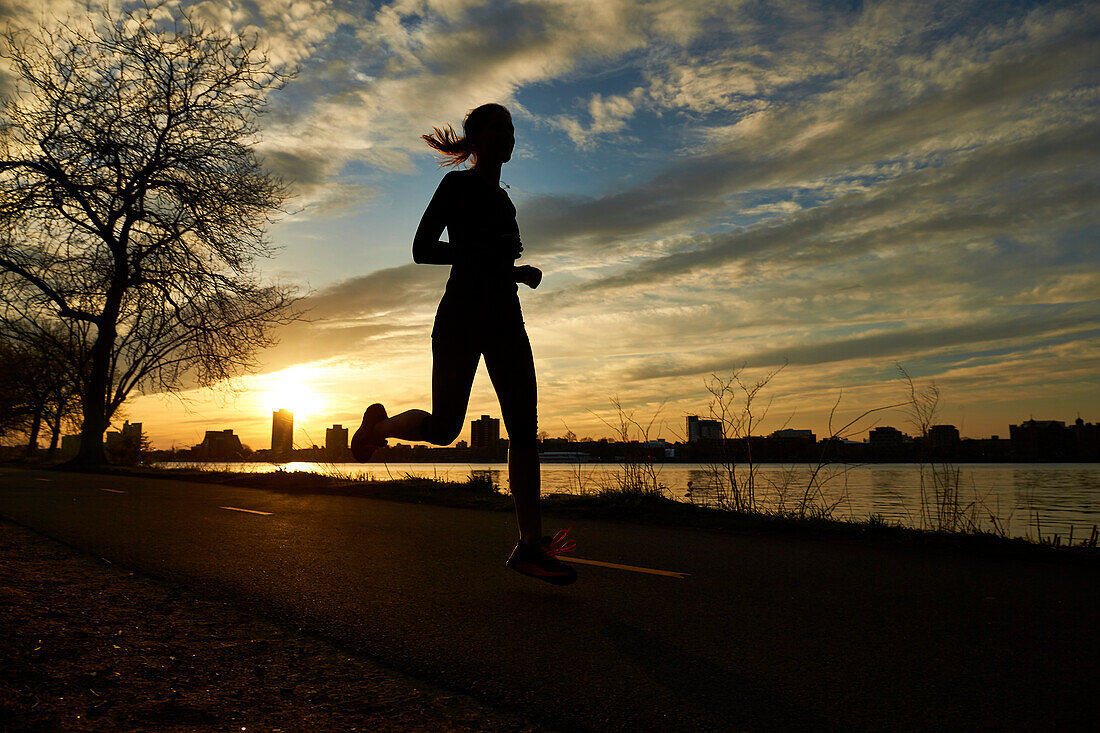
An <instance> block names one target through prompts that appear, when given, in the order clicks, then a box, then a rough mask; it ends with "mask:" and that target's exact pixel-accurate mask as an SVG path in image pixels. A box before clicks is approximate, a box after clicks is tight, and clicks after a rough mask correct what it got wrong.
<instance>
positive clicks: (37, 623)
mask: <svg viewBox="0 0 1100 733" xmlns="http://www.w3.org/2000/svg"><path fill="white" fill-rule="evenodd" d="M0 609H3V610H2V612H0V731H5V732H7V731H12V733H14V732H15V731H43V732H44V733H46V732H49V733H54V732H57V731H155V730H173V731H174V730H187V731H244V730H247V731H356V730H359V731H365V730H393V731H414V730H415V731H420V730H433V731H485V730H501V731H532V730H538V728H536V727H535V726H533V725H531V724H529V723H527V722H525V721H523V720H521V719H519V718H517V717H515V716H512V715H507V714H503V713H500V712H498V711H495V710H492V709H490V708H488V707H486V706H485V705H484V704H481V703H477V702H475V701H473V700H471V699H470V698H468V697H465V696H463V695H458V694H454V693H451V692H447V691H444V690H441V689H439V688H437V687H433V686H431V685H426V684H424V683H423V682H421V681H418V680H415V679H412V678H410V677H407V676H405V675H401V674H399V673H397V672H394V671H392V670H386V669H383V668H381V667H379V666H378V665H377V664H374V663H372V662H370V661H368V660H366V659H363V658H362V657H359V656H355V655H352V654H349V652H347V651H346V650H342V649H338V648H336V647H334V646H332V645H331V644H329V643H326V642H324V641H320V640H318V639H316V638H314V637H311V636H309V635H308V634H305V633H302V632H301V631H299V630H297V629H295V628H293V627H289V626H287V625H281V624H277V623H274V622H272V621H269V620H267V619H265V618H262V617H258V616H254V615H251V614H249V613H246V612H244V611H242V610H239V609H238V608H236V607H234V606H232V605H230V604H228V603H225V602H221V601H213V600H210V599H207V598H202V597H199V596H198V595H196V594H194V593H192V592H189V591H187V590H185V589H183V588H181V587H179V586H176V585H172V584H165V583H157V582H153V581H151V580H149V579H147V578H144V577H142V576H140V575H136V574H134V573H132V572H129V571H126V570H124V569H121V568H119V567H118V566H116V565H112V564H110V563H109V562H107V561H105V560H102V559H100V558H96V557H93V556H91V555H86V554H83V553H80V552H77V551H75V550H73V549H71V548H69V547H66V546H65V545H62V544H60V543H58V542H55V541H53V540H49V539H46V538H44V537H42V536H41V535H38V534H36V533H34V532H31V531H30V530H27V529H25V528H23V527H20V526H17V525H15V524H12V523H10V522H5V521H0Z"/></svg>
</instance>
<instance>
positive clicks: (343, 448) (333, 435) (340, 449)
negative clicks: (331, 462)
mask: <svg viewBox="0 0 1100 733" xmlns="http://www.w3.org/2000/svg"><path fill="white" fill-rule="evenodd" d="M325 453H326V454H327V455H328V457H329V458H332V459H338V458H345V457H346V456H347V453H348V429H347V428H345V427H344V426H343V425H333V426H332V427H331V428H325Z"/></svg>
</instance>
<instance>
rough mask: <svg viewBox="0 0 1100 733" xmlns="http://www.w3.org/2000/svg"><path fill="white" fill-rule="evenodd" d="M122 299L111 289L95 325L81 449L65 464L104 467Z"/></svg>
mask: <svg viewBox="0 0 1100 733" xmlns="http://www.w3.org/2000/svg"><path fill="white" fill-rule="evenodd" d="M112 296H113V297H112ZM121 301H122V292H121V290H118V291H115V290H114V289H112V292H111V293H109V294H108V298H107V305H106V307H105V308H104V309H103V314H102V315H101V316H100V322H99V323H98V324H97V326H98V331H99V332H98V333H97V334H96V340H95V344H94V345H93V346H92V368H91V371H90V373H89V375H88V388H87V389H85V390H84V395H83V398H82V403H83V406H84V422H83V424H82V425H81V426H80V450H79V451H78V452H77V454H76V457H75V458H73V459H72V460H71V461H68V462H67V463H66V465H67V466H74V467H88V466H103V465H106V463H107V454H106V453H105V452H104V450H103V433H105V432H106V431H107V426H108V425H110V422H111V416H110V415H108V414H107V395H108V392H109V390H110V388H111V384H110V382H111V373H110V369H111V353H112V351H113V349H114V346H115V335H116V333H117V324H118V313H119V307H120V303H121Z"/></svg>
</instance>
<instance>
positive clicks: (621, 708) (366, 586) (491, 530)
mask: <svg viewBox="0 0 1100 733" xmlns="http://www.w3.org/2000/svg"><path fill="white" fill-rule="evenodd" d="M242 509H243V510H250V511H240V510H242ZM255 512H263V513H255ZM0 516H3V517H4V518H7V519H10V520H12V521H15V522H18V523H20V524H22V525H25V526H27V527H30V528H32V529H35V530H37V531H39V532H41V533H42V534H45V535H47V536H50V537H53V538H55V539H59V540H61V541H63V542H66V543H67V544H69V545H72V546H74V547H77V548H80V549H83V550H86V551H87V552H90V553H93V554H95V555H98V556H101V557H105V558H108V559H110V560H111V561H113V562H116V563H121V564H124V565H126V566H129V567H131V568H133V569H135V570H138V571H140V572H142V573H145V574H147V575H150V576H153V577H156V578H161V579H167V580H171V581H173V582H182V583H184V584H186V585H188V586H190V587H192V588H197V589H198V590H200V591H203V592H207V593H210V594H213V595H217V596H219V597H224V598H230V599H232V600H234V601H235V602H237V603H240V604H242V605H245V606H247V607H249V608H250V609H253V610H258V611H260V612H263V613H266V614H269V615H272V616H276V617H279V618H281V619H291V620H293V621H294V622H295V623H297V624H298V625H300V626H301V627H303V628H304V629H306V630H308V631H310V632H313V633H317V634H319V635H322V636H324V637H326V638H328V639H331V640H334V641H336V642H338V643H340V644H342V645H345V646H346V647H347V648H349V649H352V650H354V651H356V652H357V653H361V654H366V655H368V656H369V657H371V658H373V659H375V660H377V661H379V662H382V663H384V664H386V665H388V666H390V667H393V668H396V669H400V670H402V671H404V672H407V673H410V674H413V675H416V676H419V677H421V678H424V679H427V680H430V681H432V682H434V683H436V684H442V685H444V686H447V687H450V688H453V689H457V690H461V691H463V692H467V693H470V694H472V695H474V696H476V697H478V698H479V699H481V700H484V701H485V702H487V703H488V704H491V705H494V706H496V707H500V708H504V709H508V710H512V711H514V712H516V713H519V714H521V715H524V716H526V717H529V718H532V719H535V720H541V721H544V722H545V723H547V724H549V725H552V726H556V727H559V728H561V729H565V730H631V731H634V730H700V729H704V730H795V729H813V730H826V729H845V730H850V729H887V728H888V729H895V730H896V729H922V730H928V729H960V728H961V729H998V730H1004V729H1024V728H1035V727H1041V728H1043V729H1065V728H1068V727H1070V726H1073V725H1076V724H1080V723H1085V722H1088V721H1091V724H1095V722H1096V720H1098V719H1100V717H1098V713H1100V704H1098V699H1097V698H1098V695H1097V693H1098V691H1100V687H1098V685H1097V660H1098V659H1100V631H1098V624H1097V620H1098V618H1097V614H1098V609H1100V603H1098V601H1100V583H1097V580H1098V571H1097V566H1096V565H1095V564H1093V565H1089V566H1085V565H1066V564H1056V563H1049V562H1045V561H1038V560H1027V561H1023V560H1020V559H1000V558H987V557H975V556H972V555H960V554H955V553H952V552H949V551H946V550H923V549H920V548H913V547H900V546H891V545H876V544H872V543H867V542H851V543H848V542H842V541H838V540H819V539H811V538H799V537H792V536H784V535H775V534H764V533H760V534H758V533H726V534H720V533H710V532H702V531H691V530H676V529H662V528H652V527H643V526H633V525H626V524H617V523H609V522H599V521H592V520H582V521H577V522H576V526H575V527H574V529H573V532H572V534H571V537H573V538H575V539H576V541H577V544H578V548H577V552H576V555H577V557H578V558H581V559H587V560H593V561H598V562H608V563H617V564H623V565H629V566H634V567H637V568H648V569H656V570H662V571H671V572H672V573H674V574H672V575H656V574H651V573H645V572H638V571H636V570H625V569H619V568H609V567H602V566H595V565H591V564H579V565H578V571H579V572H580V580H579V581H578V582H577V583H576V584H575V585H573V586H569V587H566V588H556V587H552V586H548V585H545V584H542V583H539V582H538V581H535V580H531V579H528V578H524V577H522V576H519V575H517V574H515V573H513V572H511V571H509V570H507V569H506V568H505V567H504V560H505V558H506V557H507V555H508V552H509V550H510V549H511V546H512V542H513V536H514V520H513V518H512V517H511V516H509V515H507V514H504V513H499V512H489V511H478V510H469V509H452V508H445V507H434V506H422V505H413V504H401V503H393V502H385V501H376V500H370V499H361V498H354V497H342V496H315V495H314V496H290V495H286V494H280V493H272V492H267V491H260V490H255V489H241V488H233V487H223V486H217V485H211V484H195V483H186V482H180V481H167V480H150V479H138V478H124V477H115V476H98V475H85V474H62V473H57V472H49V471H42V472H35V471H17V470H4V471H0ZM568 521H569V520H567V519H563V518H559V517H553V518H549V519H548V522H547V529H548V530H553V529H555V528H557V527H558V526H560V525H562V524H565V523H567V522H568ZM678 574H682V575H678Z"/></svg>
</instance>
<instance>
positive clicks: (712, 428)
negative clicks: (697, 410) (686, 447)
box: [687, 415, 722, 443]
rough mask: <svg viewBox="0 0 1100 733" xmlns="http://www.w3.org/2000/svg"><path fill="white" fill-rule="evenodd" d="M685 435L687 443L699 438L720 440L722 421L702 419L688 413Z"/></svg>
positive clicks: (694, 441) (696, 440) (697, 440)
mask: <svg viewBox="0 0 1100 733" xmlns="http://www.w3.org/2000/svg"><path fill="white" fill-rule="evenodd" d="M687 436H688V442H689V443H697V442H699V441H700V440H721V439H722V423H720V422H719V421H717V420H704V419H702V418H700V417H699V416H698V415H688V418H687Z"/></svg>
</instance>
